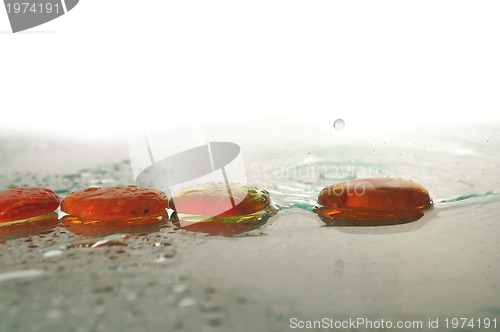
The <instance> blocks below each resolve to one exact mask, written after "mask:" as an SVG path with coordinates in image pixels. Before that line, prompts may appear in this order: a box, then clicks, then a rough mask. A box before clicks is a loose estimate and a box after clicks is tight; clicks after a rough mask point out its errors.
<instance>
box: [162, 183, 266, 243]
mask: <svg viewBox="0 0 500 332" xmlns="http://www.w3.org/2000/svg"><path fill="white" fill-rule="evenodd" d="M170 207H171V208H172V209H174V210H175V211H176V214H174V217H173V218H172V219H173V220H172V222H173V223H174V224H175V225H176V226H178V227H182V228H184V229H186V230H189V231H193V232H201V233H206V234H210V235H224V236H233V235H237V234H240V233H243V232H248V231H251V230H253V229H256V228H259V227H261V226H262V225H264V224H265V223H266V222H267V220H268V219H269V218H270V217H271V216H273V215H274V214H276V209H275V208H274V207H273V206H272V205H271V199H270V197H269V193H268V192H267V191H265V190H262V189H259V188H256V187H253V186H247V185H230V186H229V188H228V187H227V185H226V184H212V185H207V186H206V187H203V188H195V189H189V190H185V191H182V192H180V193H178V194H176V195H174V198H173V199H172V200H171V203H170Z"/></svg>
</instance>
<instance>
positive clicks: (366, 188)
mask: <svg viewBox="0 0 500 332" xmlns="http://www.w3.org/2000/svg"><path fill="white" fill-rule="evenodd" d="M318 202H319V203H320V204H321V205H322V207H321V208H318V209H317V210H316V213H318V214H319V215H320V217H322V219H323V221H325V222H326V223H329V224H334V225H353V226H361V225H390V224H398V223H405V222H411V221H415V220H417V219H420V218H421V217H422V216H423V213H422V210H425V209H427V208H429V207H431V205H432V201H431V199H430V197H429V193H428V192H427V190H426V189H425V188H424V187H422V186H421V185H419V184H417V183H415V182H413V181H409V180H402V179H391V178H373V179H362V180H354V181H349V182H344V183H340V184H336V185H333V186H329V187H327V188H325V189H323V190H322V191H321V192H320V194H319V197H318Z"/></svg>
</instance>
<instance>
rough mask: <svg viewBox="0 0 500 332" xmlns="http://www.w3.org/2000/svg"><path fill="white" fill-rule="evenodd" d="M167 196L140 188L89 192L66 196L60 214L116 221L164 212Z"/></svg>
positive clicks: (94, 189)
mask: <svg viewBox="0 0 500 332" xmlns="http://www.w3.org/2000/svg"><path fill="white" fill-rule="evenodd" d="M167 206H168V202H167V197H166V196H165V194H164V193H163V192H161V191H159V190H156V189H149V188H141V187H137V186H127V187H109V188H89V189H86V190H84V191H81V192H74V193H71V194H69V195H68V196H66V198H65V199H64V200H63V201H62V203H61V210H62V211H64V212H66V213H68V214H70V215H72V216H76V217H79V218H80V219H83V220H115V219H123V218H136V217H140V216H153V215H159V214H162V213H163V212H165V209H166V208H167Z"/></svg>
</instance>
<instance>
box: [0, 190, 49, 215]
mask: <svg viewBox="0 0 500 332" xmlns="http://www.w3.org/2000/svg"><path fill="white" fill-rule="evenodd" d="M58 206H59V197H58V196H57V194H56V193H55V192H53V191H52V190H50V189H47V188H13V189H9V190H4V191H1V192H0V222H9V221H15V220H22V219H27V218H31V217H36V216H41V215H44V214H47V213H50V212H54V211H55V210H56V209H57V208H58Z"/></svg>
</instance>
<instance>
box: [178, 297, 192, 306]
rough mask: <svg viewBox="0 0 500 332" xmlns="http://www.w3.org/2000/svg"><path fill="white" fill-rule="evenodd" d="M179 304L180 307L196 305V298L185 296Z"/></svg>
mask: <svg viewBox="0 0 500 332" xmlns="http://www.w3.org/2000/svg"><path fill="white" fill-rule="evenodd" d="M177 305H178V306H179V307H180V308H186V307H192V306H195V305H196V300H195V299H193V298H192V297H185V298H183V299H182V300H180V301H179V302H178V303H177Z"/></svg>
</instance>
